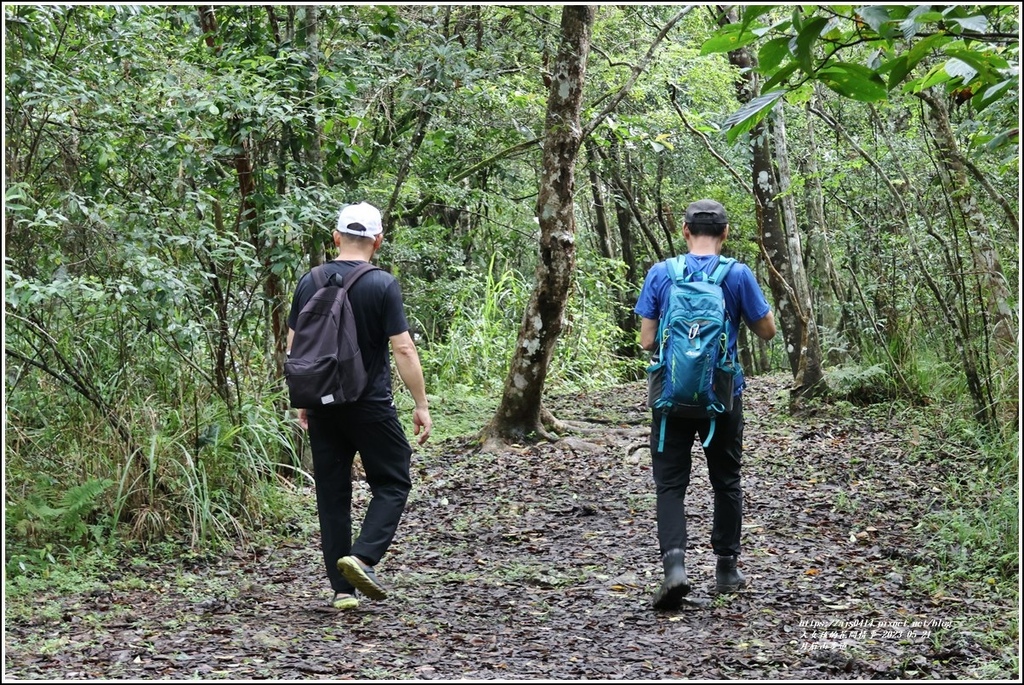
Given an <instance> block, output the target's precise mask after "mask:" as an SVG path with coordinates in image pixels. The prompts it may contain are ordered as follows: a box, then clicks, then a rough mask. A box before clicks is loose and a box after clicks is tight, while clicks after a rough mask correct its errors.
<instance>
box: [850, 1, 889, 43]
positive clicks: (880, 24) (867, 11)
mask: <svg viewBox="0 0 1024 685" xmlns="http://www.w3.org/2000/svg"><path fill="white" fill-rule="evenodd" d="M856 12H857V16H858V17H860V18H861V20H862V21H863V22H864V23H865V24H867V25H868V26H869V27H870V28H871V30H872V31H874V32H875V33H877V34H878V35H880V36H882V37H883V38H890V37H892V34H893V27H892V18H891V17H890V16H889V10H888V9H887V8H886V7H883V6H881V5H868V6H867V7H861V8H859V9H858V10H856Z"/></svg>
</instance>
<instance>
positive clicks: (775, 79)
mask: <svg viewBox="0 0 1024 685" xmlns="http://www.w3.org/2000/svg"><path fill="white" fill-rule="evenodd" d="M798 68H799V66H798V65H797V63H796V62H790V63H789V64H787V65H786V66H784V67H782V68H781V69H779V70H778V71H777V72H775V75H774V76H772V77H771V78H770V79H768V80H767V81H765V82H764V84H762V85H761V91H762V92H767V91H769V90H771V89H772V88H774V87H775V86H777V85H780V84H783V83H785V82H786V81H787V80H788V79H789V77H790V76H792V75H793V72H795V71H796V70H797V69H798Z"/></svg>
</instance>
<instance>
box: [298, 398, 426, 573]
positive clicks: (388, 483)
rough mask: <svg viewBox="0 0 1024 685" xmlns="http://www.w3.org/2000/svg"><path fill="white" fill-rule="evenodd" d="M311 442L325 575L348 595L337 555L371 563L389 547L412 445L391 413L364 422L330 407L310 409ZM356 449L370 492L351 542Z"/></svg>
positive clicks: (402, 504) (399, 512)
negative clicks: (361, 521)
mask: <svg viewBox="0 0 1024 685" xmlns="http://www.w3.org/2000/svg"><path fill="white" fill-rule="evenodd" d="M309 446H310V449H311V451H312V453H313V480H314V482H315V483H316V510H317V515H318V516H319V519H320V544H321V547H322V548H323V554H324V564H325V565H326V567H327V577H328V579H330V581H331V587H332V588H333V589H334V591H335V592H348V593H351V592H352V591H353V588H352V585H351V583H349V582H348V581H347V580H345V578H344V576H342V575H341V572H340V571H338V567H337V563H338V559H340V558H341V557H344V556H348V555H350V554H354V555H356V556H358V557H361V558H362V559H365V560H366V561H368V562H369V563H370V564H371V565H373V564H376V563H377V562H378V561H380V560H381V557H383V556H384V553H385V552H387V550H388V547H390V546H391V541H392V540H393V539H394V537H395V531H396V530H397V529H398V522H399V520H400V519H401V518H402V513H403V512H404V511H405V503H406V500H407V499H408V497H409V490H410V489H411V488H412V480H411V478H410V476H409V466H410V462H411V457H412V447H411V446H410V445H409V441H408V439H406V437H405V431H404V430H403V429H402V425H401V424H400V423H399V421H398V415H397V414H395V413H392V415H391V416H390V417H388V418H386V419H383V420H380V421H375V422H369V423H367V422H364V421H354V420H352V419H349V418H346V416H345V413H344V412H343V411H334V410H332V409H330V408H328V409H317V410H316V413H315V414H313V413H310V415H309ZM356 452H359V458H360V461H362V464H363V470H364V471H365V472H366V482H367V483H368V484H369V486H370V493H371V496H370V502H369V504H368V505H367V508H366V514H365V516H364V517H363V523H362V526H361V527H360V529H359V536H358V537H357V538H356V541H355V543H354V544H353V542H352V460H353V459H354V457H355V454H356Z"/></svg>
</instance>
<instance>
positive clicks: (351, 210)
mask: <svg viewBox="0 0 1024 685" xmlns="http://www.w3.org/2000/svg"><path fill="white" fill-rule="evenodd" d="M335 230H336V231H339V232H341V233H350V234H352V235H360V236H363V237H364V238H373V237H375V236H376V235H378V234H379V233H380V232H381V231H383V230H384V226H383V224H382V223H381V218H380V210H379V209H377V208H376V207H374V206H373V205H371V204H369V203H366V202H360V203H359V204H357V205H345V206H344V207H342V208H341V211H340V212H338V225H337V227H335Z"/></svg>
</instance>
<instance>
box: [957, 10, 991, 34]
mask: <svg viewBox="0 0 1024 685" xmlns="http://www.w3.org/2000/svg"><path fill="white" fill-rule="evenodd" d="M947 20H948V21H951V22H953V23H955V24H959V25H960V28H962V29H963V30H964V31H974V32H975V33H985V32H986V31H988V18H987V17H985V15H983V14H979V15H977V16H974V17H964V18H959V17H947Z"/></svg>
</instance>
